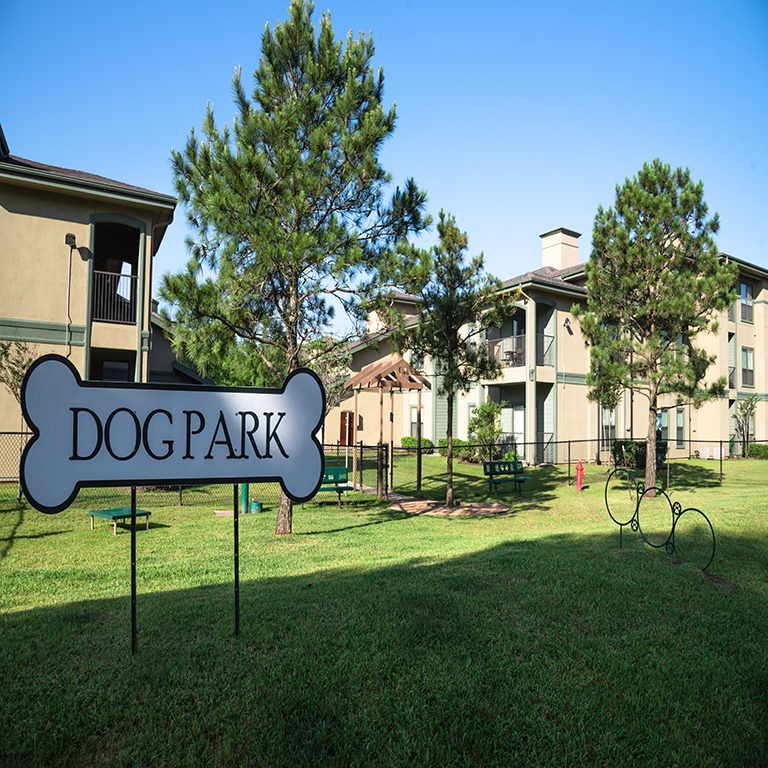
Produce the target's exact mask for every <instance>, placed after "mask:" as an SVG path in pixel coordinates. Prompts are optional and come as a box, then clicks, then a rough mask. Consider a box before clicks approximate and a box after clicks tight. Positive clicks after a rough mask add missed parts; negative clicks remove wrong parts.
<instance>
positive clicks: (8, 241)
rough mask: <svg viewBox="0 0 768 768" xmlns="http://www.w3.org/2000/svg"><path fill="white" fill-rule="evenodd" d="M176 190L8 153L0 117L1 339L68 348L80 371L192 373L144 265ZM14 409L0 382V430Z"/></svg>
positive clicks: (121, 377)
mask: <svg viewBox="0 0 768 768" xmlns="http://www.w3.org/2000/svg"><path fill="white" fill-rule="evenodd" d="M175 205H176V200H175V198H173V197H170V196H169V195H164V194H160V193H158V192H152V191H150V190H147V189H142V188H140V187H135V186H131V185H129V184H124V183H122V182H119V181H114V180H112V179H106V178H103V177H100V176H95V175H93V174H90V173H86V172H83V171H75V170H69V169H65V168H58V167H55V166H51V165H45V164H43V163H38V162H35V161H32V160H25V159H23V158H20V157H16V156H14V155H12V154H11V153H10V151H9V147H8V143H7V141H6V139H5V136H4V135H3V132H2V128H1V127H0V233H2V238H0V253H1V256H0V340H4V341H9V340H16V341H20V342H25V343H26V344H28V345H30V346H31V347H32V349H33V351H34V352H35V355H36V356H39V355H43V354H47V353H52V352H55V353H57V354H60V355H62V356H64V357H67V358H68V359H69V360H70V361H71V362H72V363H73V364H74V365H75V367H76V368H77V370H78V371H79V373H80V375H81V377H82V378H83V379H90V380H111V381H130V382H146V381H150V380H152V381H162V380H166V381H167V380H174V379H175V380H186V381H187V382H191V381H195V380H198V381H199V380H200V379H199V377H198V376H197V375H196V374H195V373H194V372H193V371H191V370H189V369H187V368H184V367H182V366H179V365H178V363H177V361H175V358H173V355H172V353H171V352H170V347H169V345H168V342H167V340H166V339H165V338H164V337H163V335H162V328H161V323H160V319H159V317H158V316H157V315H156V313H154V312H153V304H152V298H151V290H152V272H153V268H154V259H155V257H156V255H157V252H158V249H159V247H160V244H161V243H162V240H163V235H164V234H165V231H166V229H167V227H168V226H169V225H170V223H171V221H172V220H173V213H174V208H175ZM19 428H20V410H19V406H18V404H17V403H16V400H15V399H14V397H13V396H12V395H11V394H10V393H9V392H8V391H7V390H6V389H5V388H2V389H0V432H17V431H18V430H19Z"/></svg>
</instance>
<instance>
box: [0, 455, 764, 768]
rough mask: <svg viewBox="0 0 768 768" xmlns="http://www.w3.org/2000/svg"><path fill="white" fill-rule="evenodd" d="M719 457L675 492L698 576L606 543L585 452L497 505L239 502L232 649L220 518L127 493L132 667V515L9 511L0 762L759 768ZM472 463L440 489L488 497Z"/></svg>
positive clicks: (659, 557) (747, 525) (753, 537)
mask: <svg viewBox="0 0 768 768" xmlns="http://www.w3.org/2000/svg"><path fill="white" fill-rule="evenodd" d="M430 461H432V460H430ZM434 461H437V460H434ZM710 464H711V463H710ZM743 465H744V466H745V467H746V466H747V462H743ZM443 466H444V460H443ZM737 471H738V468H737V469H736V470H733V472H731V471H729V475H728V479H727V482H726V483H725V484H724V485H723V486H722V487H720V485H719V483H718V482H712V477H711V474H710V473H711V470H710V469H709V467H708V465H707V463H706V462H686V464H685V472H683V471H682V468H681V469H680V471H677V472H676V473H675V475H674V477H675V478H677V479H675V480H673V482H672V483H671V485H670V489H669V493H670V499H671V500H672V501H673V502H674V501H679V502H680V504H681V506H682V507H683V508H685V507H689V506H695V507H698V508H699V509H702V510H703V511H705V512H706V514H707V515H708V517H709V518H710V520H711V521H712V524H713V526H714V529H715V533H716V536H717V552H716V556H715V560H714V562H713V564H712V565H711V566H710V568H709V569H708V571H707V573H706V575H705V574H702V572H701V571H700V570H698V569H696V568H695V567H694V566H691V565H686V564H684V565H680V564H678V562H677V560H676V559H675V558H674V557H673V556H671V555H669V554H667V553H666V552H665V551H664V549H654V548H651V547H649V546H648V545H647V544H645V543H643V541H642V540H641V539H640V537H639V535H638V534H637V533H633V532H632V531H630V530H629V528H627V529H625V530H624V534H623V546H622V547H621V548H619V529H618V527H617V526H616V525H615V524H614V523H613V522H612V521H611V520H610V518H609V517H608V514H607V511H606V509H605V501H604V486H605V480H606V477H607V475H606V468H605V467H595V466H588V467H587V475H586V478H585V486H586V487H585V491H584V492H583V493H581V494H578V493H576V491H575V489H574V488H573V487H568V486H567V484H566V482H565V479H566V477H567V472H566V471H564V470H563V469H558V468H550V469H534V470H532V471H531V475H532V477H533V479H532V480H531V481H530V482H529V483H528V484H527V486H526V488H525V491H524V493H523V498H522V499H521V500H517V499H515V498H513V497H510V496H509V495H505V496H504V498H507V499H509V500H510V506H511V509H512V511H511V512H510V513H509V514H505V515H501V516H493V517H483V518H466V517H463V518H461V517H460V518H443V517H428V516H408V515H404V514H402V513H399V512H395V511H393V510H391V509H389V507H388V505H387V504H385V503H379V502H377V501H375V499H371V498H370V497H365V496H363V495H362V494H355V495H350V496H349V497H348V499H347V501H346V503H345V504H344V505H343V507H342V509H341V510H340V511H339V510H338V509H337V508H336V500H335V497H330V496H328V495H327V494H326V495H325V498H323V499H322V502H321V503H319V504H308V505H306V506H305V508H304V509H303V510H301V509H300V508H298V507H296V508H295V510H294V534H293V535H292V536H290V537H286V538H276V537H274V536H273V535H272V532H273V529H274V522H275V520H274V517H275V516H274V508H270V509H269V511H268V512H267V513H265V514H262V515H246V516H241V518H240V521H239V522H240V579H241V581H240V604H241V634H240V637H239V638H235V637H234V586H233V519H232V518H231V517H217V516H214V515H213V512H212V510H213V508H214V506H212V505H211V504H207V503H206V504H198V505H196V506H184V507H179V506H176V505H174V504H171V503H169V504H166V505H158V506H157V507H155V506H150V505H145V504H144V503H143V502H142V499H141V497H140V499H139V506H149V508H150V509H152V518H151V524H150V530H149V531H145V530H144V526H143V523H140V525H139V530H138V532H137V536H136V538H137V554H138V566H137V578H138V593H139V594H138V654H137V655H136V656H132V655H131V653H130V648H131V642H130V640H131V638H130V540H131V537H130V533H129V532H128V530H127V529H126V528H121V527H118V535H117V536H113V535H112V527H111V525H110V524H108V523H107V522H105V521H98V522H97V523H96V529H95V530H93V531H91V530H90V523H89V518H88V516H87V514H86V513H87V510H88V509H92V508H94V504H93V503H92V502H93V499H91V500H90V502H89V493H91V492H83V493H82V494H81V498H80V499H78V502H77V504H76V506H74V507H72V508H70V509H68V510H66V511H64V512H62V513H60V514H58V515H53V516H47V515H43V514H40V513H38V512H36V511H34V510H31V509H30V508H28V507H27V508H21V507H15V506H14V505H12V504H11V505H6V506H5V507H3V509H4V510H5V511H3V512H0V681H1V683H2V684H1V685H0V726H2V734H3V736H2V740H1V742H0V765H2V766H25V765H30V766H38V765H42V766H48V765H62V766H102V765H103V766H160V765H162V766H197V765H214V766H218V765H233V766H248V765H253V766H256V765H258V766H305V765H322V766H327V765H331V766H358V765H359V766H412V765H416V766H418V765H425V766H426V765H430V766H448V765H450V766H453V765H456V766H465V765H466V766H469V765H475V766H476V765H498V766H514V765H526V766H527V765H541V766H553V765H568V766H571V765H585V766H596V765H611V766H622V765H626V766H678V765H685V766H718V767H719V766H739V767H742V766H765V765H766V764H768V735H767V734H768V642H766V632H767V631H768V577H767V576H766V574H767V573H768V570H767V569H768V536H767V535H766V534H768V497H767V495H766V493H765V485H764V484H763V485H757V484H754V483H746V482H745V483H740V481H739V478H738V476H737ZM745 471H746V470H745ZM734 472H736V474H734ZM481 473H482V470H481V469H479V468H477V467H470V466H466V465H457V498H458V499H459V500H461V499H466V500H469V499H470V498H472V499H478V498H492V497H489V496H488V491H487V485H485V484H483V483H482V480H481V477H480V475H481ZM401 477H402V480H401V481H400V482H399V484H398V485H396V490H398V491H400V492H403V493H407V492H408V489H409V485H408V480H407V473H405V472H404V473H403V474H402V475H401ZM413 489H414V490H415V485H414V487H413ZM425 493H426V494H427V495H428V496H430V497H433V498H438V499H439V498H441V497H444V485H443V486H442V488H441V487H440V484H439V480H438V479H437V474H436V472H435V475H434V479H429V480H428V481H426V482H425ZM230 497H231V496H230ZM220 506H221V505H220V504H219V505H217V506H216V508H220ZM654 514H655V513H654ZM664 514H665V513H664V512H663V511H662V512H660V513H659V523H658V529H659V531H662V530H663V527H664V524H665V523H664V520H665V519H666V518H665V517H664ZM649 520H650V513H649ZM654 524H655V523H654Z"/></svg>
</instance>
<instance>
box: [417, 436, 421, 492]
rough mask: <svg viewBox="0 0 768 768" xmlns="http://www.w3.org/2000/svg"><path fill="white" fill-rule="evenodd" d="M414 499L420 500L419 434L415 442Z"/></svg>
mask: <svg viewBox="0 0 768 768" xmlns="http://www.w3.org/2000/svg"><path fill="white" fill-rule="evenodd" d="M416 442H417V444H416V498H417V499H420V498H421V434H419V439H418V440H417V441H416Z"/></svg>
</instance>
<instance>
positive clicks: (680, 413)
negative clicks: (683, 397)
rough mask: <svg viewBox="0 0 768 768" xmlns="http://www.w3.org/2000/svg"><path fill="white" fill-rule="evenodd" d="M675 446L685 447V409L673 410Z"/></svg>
mask: <svg viewBox="0 0 768 768" xmlns="http://www.w3.org/2000/svg"><path fill="white" fill-rule="evenodd" d="M675 447H676V448H685V409H683V408H678V409H677V411H676V412H675Z"/></svg>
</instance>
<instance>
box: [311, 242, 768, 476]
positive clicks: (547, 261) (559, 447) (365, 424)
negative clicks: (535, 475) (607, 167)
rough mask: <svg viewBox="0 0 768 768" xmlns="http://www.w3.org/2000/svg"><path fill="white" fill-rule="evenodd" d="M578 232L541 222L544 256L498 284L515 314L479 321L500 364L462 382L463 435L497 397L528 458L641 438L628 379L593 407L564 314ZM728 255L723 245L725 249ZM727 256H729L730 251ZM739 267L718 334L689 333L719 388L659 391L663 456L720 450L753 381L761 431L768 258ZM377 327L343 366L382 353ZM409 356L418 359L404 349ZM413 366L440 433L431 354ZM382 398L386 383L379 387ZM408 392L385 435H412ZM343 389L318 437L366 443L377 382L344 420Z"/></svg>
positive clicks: (581, 299) (435, 433)
mask: <svg viewBox="0 0 768 768" xmlns="http://www.w3.org/2000/svg"><path fill="white" fill-rule="evenodd" d="M579 237H580V235H579V233H577V232H573V231H572V230H568V229H565V228H559V229H556V230H552V231H551V232H546V233H544V234H543V235H541V238H542V253H541V263H542V266H541V267H539V268H538V269H534V270H532V271H530V272H527V273H525V274H523V275H519V276H518V277H515V278H512V279H511V280H507V281H505V282H504V283H503V285H502V290H504V291H515V290H517V289H521V290H522V297H521V299H520V300H519V301H518V302H517V303H516V309H515V312H514V314H513V315H511V316H509V317H508V318H507V319H506V321H505V322H504V323H503V325H502V326H501V327H500V328H497V329H492V330H489V332H488V333H487V337H486V343H487V346H488V349H489V354H493V355H495V356H496V357H497V359H499V360H501V362H502V364H503V373H502V376H501V377H500V378H499V379H496V380H494V381H480V382H478V383H477V385H476V386H474V387H473V388H472V390H471V391H470V392H469V393H467V394H461V395H459V396H458V397H457V399H456V402H455V410H454V425H453V434H454V436H455V437H460V438H462V439H466V438H467V425H468V422H469V419H470V417H471V414H472V411H473V410H474V409H475V408H477V406H478V405H480V404H481V403H482V402H484V401H485V400H493V401H495V402H500V403H501V404H502V429H503V432H504V435H503V440H504V441H505V442H507V443H510V444H511V443H512V442H513V441H514V443H515V444H516V445H517V447H518V450H520V453H521V454H522V457H523V458H524V459H525V460H526V461H527V462H530V463H549V462H563V461H567V460H568V457H569V455H570V458H571V459H573V460H576V459H579V458H580V459H587V460H594V459H596V458H598V457H600V459H601V460H608V458H609V446H610V441H611V440H613V439H617V438H618V439H622V438H623V439H636V440H639V439H644V438H645V434H646V431H647V423H648V405H647V401H646V400H645V399H644V398H643V397H642V396H641V395H638V394H633V393H632V392H631V391H629V390H627V391H625V393H624V396H623V398H622V401H621V403H620V404H619V406H618V408H616V409H614V410H610V409H606V408H602V407H601V406H600V405H599V404H597V403H592V402H589V400H588V399H587V386H586V375H587V371H588V370H589V349H588V348H587V347H586V346H585V343H584V338H583V336H582V334H581V330H580V325H579V321H578V320H577V319H576V318H575V317H574V316H573V315H572V314H571V308H572V306H573V304H574V303H576V304H581V305H582V306H584V307H586V289H585V287H584V286H585V282H586V277H585V274H584V265H583V264H582V263H580V261H579ZM724 258H726V257H724ZM728 258H730V257H728ZM731 261H735V262H736V263H737V264H738V265H739V270H740V277H739V282H738V285H737V286H736V288H737V295H738V298H737V301H736V303H735V304H734V305H733V306H732V307H731V308H730V310H729V311H728V312H724V313H723V314H722V317H721V318H720V323H719V325H720V329H719V333H718V334H717V335H712V334H709V335H707V336H702V337H699V339H698V343H699V344H700V345H702V346H704V347H705V348H706V349H707V350H709V351H711V352H713V353H715V354H716V355H717V363H716V364H715V365H713V366H712V367H711V368H710V370H709V371H708V374H707V379H708V380H715V379H717V378H719V377H721V376H726V377H727V378H728V381H729V385H730V386H729V389H728V392H727V395H726V396H725V397H722V398H719V399H718V400H715V401H712V402H709V403H707V404H705V405H704V406H703V407H702V408H700V409H699V410H696V409H694V408H692V407H691V406H690V405H688V404H682V405H677V404H676V402H675V401H674V399H673V398H672V397H669V398H667V400H664V399H662V400H661V402H660V405H661V409H662V410H661V412H660V415H659V421H660V427H661V429H662V437H663V438H664V439H666V440H668V441H669V450H670V456H672V457H675V456H680V457H682V456H683V455H685V456H688V455H695V452H696V451H699V453H700V455H702V456H704V457H706V456H709V457H715V456H717V455H718V452H719V451H720V448H721V444H722V447H723V451H724V453H725V455H727V453H728V451H729V450H737V447H736V446H734V441H735V438H736V411H737V404H738V401H739V400H741V399H745V398H747V397H749V396H750V395H752V394H753V393H758V394H759V398H760V403H759V405H758V409H757V413H756V416H755V420H754V422H755V423H754V426H753V430H752V438H753V439H758V440H765V439H768V407H767V406H766V403H765V400H766V397H767V395H766V393H767V392H768V380H767V379H766V370H765V360H766V356H767V355H768V338H767V337H766V324H767V323H768V314H766V300H765V296H766V295H767V294H766V291H767V290H768V270H765V269H763V268H761V267H757V266H755V265H752V264H748V263H746V262H741V261H739V260H738V259H733V258H731ZM399 301H400V304H401V309H402V311H403V312H405V313H406V314H407V315H414V316H415V312H416V306H415V299H409V297H405V296H401V297H399ZM374 330H377V331H379V334H380V335H379V337H378V338H377V339H376V340H377V345H378V346H374V345H373V344H371V343H368V342H366V343H360V344H358V345H357V346H356V347H354V348H353V350H352V361H353V362H352V373H356V372H359V371H361V370H362V369H363V368H364V367H365V366H367V365H369V364H371V363H373V362H376V361H378V360H381V359H385V358H387V357H392V354H391V349H390V348H389V347H388V345H387V341H386V333H385V332H381V331H380V329H374ZM411 362H412V363H414V365H415V366H416V367H419V365H417V364H416V362H415V361H411ZM421 365H422V367H421V370H423V371H424V373H425V375H427V376H428V377H430V379H431V381H432V389H431V391H424V392H423V393H422V398H423V399H422V421H423V431H422V434H423V435H424V436H425V437H428V438H429V439H430V440H432V442H433V443H434V444H435V445H437V443H438V440H439V439H440V438H443V437H445V436H446V426H447V422H446V407H445V400H444V398H440V397H439V396H438V395H437V393H436V390H437V386H436V384H437V382H436V381H435V377H434V375H433V374H432V372H431V370H430V364H429V361H428V360H427V361H424V363H423V364H421ZM385 397H386V398H389V395H388V394H387V395H385ZM416 403H417V393H416V392H410V393H409V392H404V393H402V394H400V393H396V394H394V395H393V396H392V412H393V417H392V427H391V428H390V423H389V400H387V405H386V409H385V410H386V414H385V420H386V425H385V427H384V440H385V441H388V440H389V439H390V429H391V434H392V435H393V438H394V444H395V445H399V443H400V439H401V438H402V437H403V436H404V435H415V434H416V432H415V425H416V408H417V406H416ZM353 410H354V403H353V399H352V397H350V398H349V399H347V400H346V401H344V402H343V403H342V404H341V406H340V407H338V408H336V409H334V410H333V411H332V412H331V413H330V414H329V416H328V418H327V420H326V433H325V434H326V441H327V442H336V440H340V441H341V442H342V444H343V443H344V442H345V440H346V441H351V442H359V441H362V442H363V443H364V444H367V445H368V444H375V443H376V442H378V439H379V434H380V421H381V418H380V412H381V408H380V398H379V395H378V393H376V392H361V393H359V397H358V419H357V424H355V425H354V427H355V429H353V430H350V429H347V428H345V424H348V423H352V422H353V419H352V418H350V415H351V413H352V412H353Z"/></svg>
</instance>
